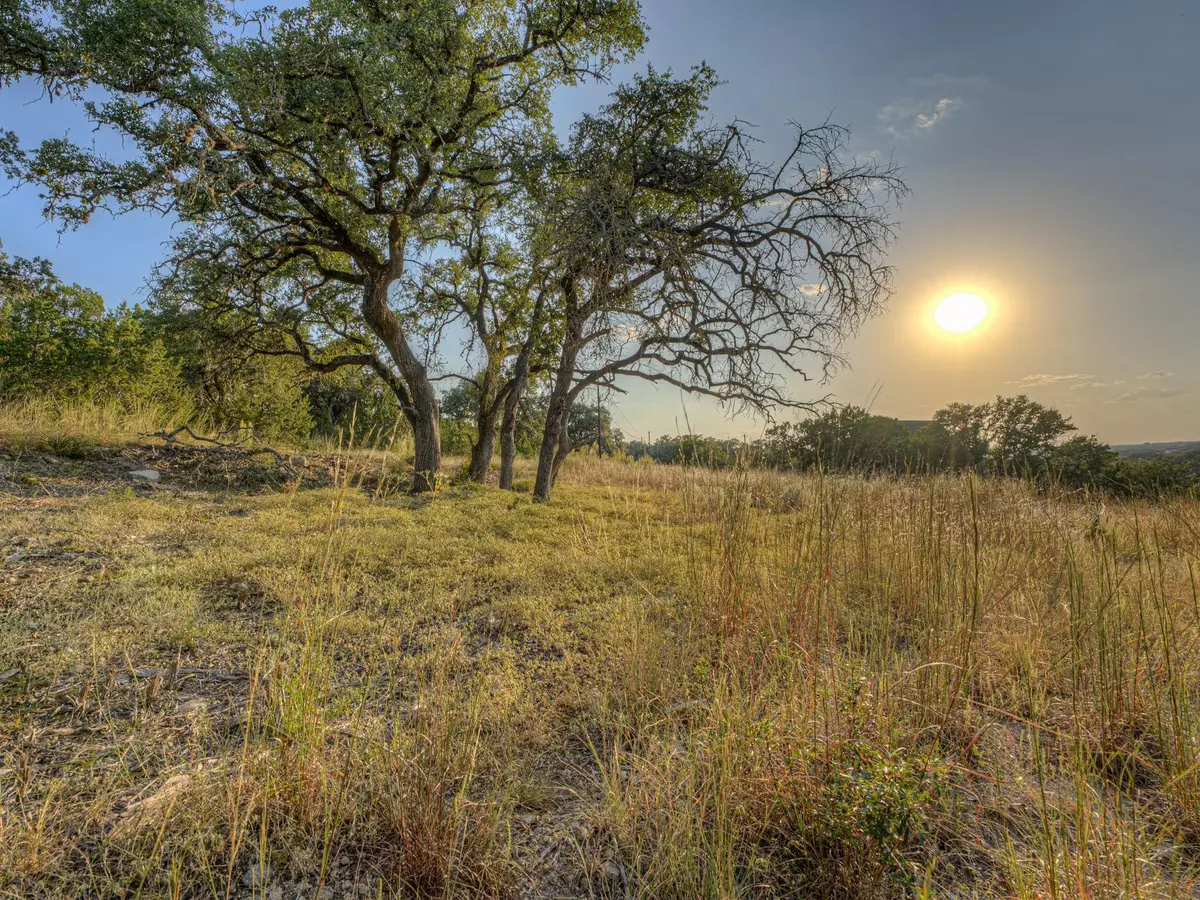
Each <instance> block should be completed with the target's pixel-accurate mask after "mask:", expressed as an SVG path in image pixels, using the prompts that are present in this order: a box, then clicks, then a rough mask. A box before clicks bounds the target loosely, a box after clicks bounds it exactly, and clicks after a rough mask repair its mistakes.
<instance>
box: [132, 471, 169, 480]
mask: <svg viewBox="0 0 1200 900" xmlns="http://www.w3.org/2000/svg"><path fill="white" fill-rule="evenodd" d="M129 477H130V478H136V479H137V480H138V481H151V482H157V481H161V480H162V476H161V475H160V474H158V470H157V469H134V470H133V471H132V472H130V473H129Z"/></svg>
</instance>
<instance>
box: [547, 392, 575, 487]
mask: <svg viewBox="0 0 1200 900" xmlns="http://www.w3.org/2000/svg"><path fill="white" fill-rule="evenodd" d="M571 406H572V404H571V403H570V402H568V403H567V411H566V413H565V414H564V415H563V420H562V424H561V425H560V426H559V428H558V449H557V450H555V451H554V465H553V466H551V467H550V484H551V486H553V485H556V484H558V470H559V469H561V468H562V464H563V461H564V460H566V458H567V457H568V456H570V455H571V429H570V423H571Z"/></svg>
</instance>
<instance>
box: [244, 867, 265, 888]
mask: <svg viewBox="0 0 1200 900" xmlns="http://www.w3.org/2000/svg"><path fill="white" fill-rule="evenodd" d="M270 878H271V867H270V866H251V867H250V868H248V869H247V870H246V874H245V875H243V876H242V884H244V885H245V886H246V887H248V888H254V887H262V885H264V884H266V883H267V881H269V880H270Z"/></svg>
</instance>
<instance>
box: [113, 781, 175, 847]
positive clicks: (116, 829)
mask: <svg viewBox="0 0 1200 900" xmlns="http://www.w3.org/2000/svg"><path fill="white" fill-rule="evenodd" d="M191 782H192V776H191V775H174V776H172V777H171V778H168V779H167V780H166V781H165V782H164V783H163V785H162V787H160V788H159V789H158V790H157V791H155V792H154V793H153V794H151V795H150V796H149V797H145V798H143V799H141V800H135V801H134V802H133V803H130V804H129V806H127V807H126V808H125V813H124V815H122V816H121V818H120V820H119V821H118V822H117V823H116V825H115V826H113V829H112V835H113V837H124V836H126V835H128V834H130V833H132V832H134V831H136V830H137V829H138V828H140V827H142V826H143V825H146V824H149V823H150V822H152V821H153V820H154V819H157V818H158V816H159V815H160V814H161V813H163V812H165V811H166V810H168V809H169V808H170V807H171V806H172V805H173V803H174V801H175V798H176V797H177V796H178V795H179V794H180V793H181V792H183V791H184V790H185V789H186V788H187V787H188V786H189V785H190V784H191Z"/></svg>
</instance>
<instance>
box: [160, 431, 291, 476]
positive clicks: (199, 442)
mask: <svg viewBox="0 0 1200 900" xmlns="http://www.w3.org/2000/svg"><path fill="white" fill-rule="evenodd" d="M185 432H186V433H187V435H188V437H190V438H191V439H192V440H193V441H195V442H196V443H194V444H189V443H187V442H185V441H181V440H180V439H179V435H180V434H183V433H185ZM139 437H144V438H158V439H159V440H161V441H164V442H165V443H166V444H167V446H168V447H187V448H188V449H190V450H196V451H200V452H203V453H211V454H214V455H216V456H222V457H225V458H230V457H239V458H242V459H249V460H252V459H254V457H256V456H270V457H272V458H273V459H274V460H275V467H276V468H277V469H278V470H279V471H280V472H282V473H284V474H285V475H286V476H287V477H289V478H299V477H300V473H299V472H298V471H297V470H296V468H295V467H294V466H293V465H292V464H291V463H289V462H288V461H287V459H286V458H285V457H284V455H283V454H282V453H280V452H279V451H278V450H276V449H275V448H274V447H266V446H262V447H246V446H244V445H242V444H226V443H222V442H221V441H218V440H215V439H214V438H209V437H204V436H202V435H199V434H196V432H194V431H192V429H191V426H189V425H180V426H179V427H178V428H176V429H175V430H174V431H155V432H147V433H142V434H140V435H139ZM205 444H208V445H211V446H203V445H205Z"/></svg>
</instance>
